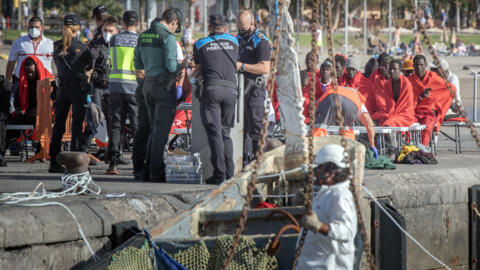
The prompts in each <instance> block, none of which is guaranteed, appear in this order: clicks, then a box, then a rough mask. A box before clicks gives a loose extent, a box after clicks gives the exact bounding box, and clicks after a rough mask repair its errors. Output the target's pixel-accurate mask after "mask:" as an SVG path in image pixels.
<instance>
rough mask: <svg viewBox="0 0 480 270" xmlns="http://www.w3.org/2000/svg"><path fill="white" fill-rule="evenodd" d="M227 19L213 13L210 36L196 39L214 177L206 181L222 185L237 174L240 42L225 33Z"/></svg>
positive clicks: (202, 109) (203, 117)
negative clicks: (235, 143) (234, 135)
mask: <svg viewBox="0 0 480 270" xmlns="http://www.w3.org/2000/svg"><path fill="white" fill-rule="evenodd" d="M226 25H227V18H226V17H225V16H224V15H212V16H210V26H209V31H210V35H209V36H208V37H206V38H203V39H200V40H198V41H197V42H195V45H194V47H193V54H194V60H195V64H196V65H197V67H198V68H200V70H201V71H202V77H203V82H204V89H203V93H202V95H201V96H202V97H201V99H200V112H201V117H202V123H203V125H204V126H205V129H206V131H207V136H208V144H209V146H210V153H211V158H210V160H211V162H212V165H213V176H212V177H211V178H209V179H207V184H220V183H221V182H223V181H224V180H225V179H229V178H230V177H232V176H233V174H234V169H235V164H234V162H233V143H232V139H231V138H230V129H231V128H233V126H234V120H235V108H236V107H235V103H236V100H237V76H236V75H237V74H236V68H237V58H238V52H239V48H238V41H237V39H236V38H235V37H234V36H232V35H230V34H226V33H225V32H226V31H227V27H226Z"/></svg>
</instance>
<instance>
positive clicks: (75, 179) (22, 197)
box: [0, 172, 102, 204]
mask: <svg viewBox="0 0 480 270" xmlns="http://www.w3.org/2000/svg"><path fill="white" fill-rule="evenodd" d="M101 191H102V189H101V188H100V186H99V185H97V184H95V183H94V182H93V179H92V177H91V176H90V173H89V172H84V173H79V174H66V175H64V176H62V191H60V192H50V191H46V190H45V184H44V183H43V182H40V183H38V185H37V186H36V187H35V189H34V190H33V191H32V192H15V193H3V194H1V195H0V202H2V203H4V204H17V203H22V202H26V201H31V200H42V199H57V198H63V197H65V196H73V195H80V194H85V193H90V194H93V195H99V194H100V192H101Z"/></svg>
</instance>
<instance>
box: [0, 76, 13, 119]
mask: <svg viewBox="0 0 480 270" xmlns="http://www.w3.org/2000/svg"><path fill="white" fill-rule="evenodd" d="M11 88H12V87H11V84H10V82H9V81H7V80H5V77H4V76H3V75H0V121H6V120H7V119H8V115H9V114H10V95H11V93H12V92H11V91H12V90H11Z"/></svg>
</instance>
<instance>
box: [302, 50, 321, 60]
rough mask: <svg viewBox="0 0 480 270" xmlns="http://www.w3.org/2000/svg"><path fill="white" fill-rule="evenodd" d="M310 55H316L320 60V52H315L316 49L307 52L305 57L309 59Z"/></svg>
mask: <svg viewBox="0 0 480 270" xmlns="http://www.w3.org/2000/svg"><path fill="white" fill-rule="evenodd" d="M309 57H315V58H316V59H317V61H318V58H319V57H318V54H317V53H316V52H314V51H309V52H308V53H307V55H306V56H305V59H307V58H309Z"/></svg>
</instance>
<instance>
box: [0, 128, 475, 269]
mask: <svg viewBox="0 0 480 270" xmlns="http://www.w3.org/2000/svg"><path fill="white" fill-rule="evenodd" d="M445 131H447V132H450V133H453V129H449V128H446V129H445ZM462 138H463V151H464V153H463V154H460V155H457V154H455V145H454V144H453V142H449V141H447V140H446V139H445V137H443V136H440V139H439V152H438V156H437V158H438V161H439V164H438V165H420V166H413V165H398V168H397V170H394V171H365V177H364V183H365V186H366V187H367V188H368V189H369V190H371V191H372V192H373V194H374V195H375V196H377V197H378V198H382V199H388V200H390V202H391V204H392V205H393V206H394V207H395V208H396V209H397V210H398V211H399V212H400V213H401V214H402V215H403V216H404V217H405V219H406V224H407V231H408V232H410V233H411V234H412V235H413V236H414V237H415V238H416V239H417V240H418V241H419V242H420V243H422V245H424V246H425V247H426V248H427V249H428V250H429V251H430V252H432V254H434V255H435V256H437V257H438V258H439V259H441V260H442V261H444V262H445V263H447V264H448V265H449V266H454V265H455V266H457V267H458V268H457V269H466V268H467V267H468V205H467V202H468V201H467V200H468V195H467V194H468V188H469V187H471V186H473V185H476V184H480V180H479V179H480V166H479V165H478V164H480V155H479V154H478V153H479V150H478V149H477V148H476V147H475V146H474V144H473V140H472V139H471V138H470V135H469V133H468V130H467V129H465V128H462ZM8 159H9V166H8V167H7V168H0V192H18V191H23V192H30V191H32V190H33V189H34V188H35V187H36V186H37V184H38V183H39V182H43V183H44V184H45V186H46V189H48V190H52V189H58V188H60V187H61V181H60V175H58V174H48V173H47V172H46V171H47V168H48V163H34V164H25V163H20V162H19V160H18V157H10V156H9V157H8ZM130 167H131V166H128V165H127V166H124V165H122V166H120V171H121V175H120V176H105V175H104V173H105V170H106V168H107V165H106V164H103V163H102V164H99V165H98V166H96V167H92V168H93V169H92V176H93V178H94V181H95V182H96V183H97V184H99V185H100V186H101V188H102V191H103V192H106V193H119V192H126V193H127V194H128V196H129V197H126V198H107V197H102V196H92V195H89V196H85V195H80V196H74V197H69V198H63V199H58V200H55V201H59V202H62V203H64V204H65V205H67V206H68V207H69V208H70V209H71V210H72V212H73V213H74V214H75V215H76V217H77V219H78V220H79V222H80V225H81V227H82V228H83V230H84V232H85V234H86V236H87V238H88V240H89V242H90V244H91V245H92V248H93V249H94V250H95V252H98V254H99V255H102V254H104V253H105V252H108V251H110V250H111V242H110V238H109V237H110V236H111V234H112V225H113V224H116V223H118V222H121V221H129V220H135V221H137V223H138V225H139V227H140V228H147V229H153V228H155V226H156V225H158V224H159V223H161V222H163V221H165V220H168V219H170V218H172V217H174V216H176V215H177V214H178V213H180V212H182V211H183V210H185V209H188V208H189V207H190V206H191V205H192V204H195V201H196V200H198V199H199V198H200V197H201V196H202V195H204V194H208V193H209V191H211V190H212V189H213V188H214V186H208V185H177V184H156V183H139V182H134V181H133V178H132V176H131V170H130V169H129V168H130ZM137 195H142V196H145V197H146V198H147V199H148V200H150V201H151V202H152V203H153V211H150V205H149V203H148V201H147V200H145V199H144V198H142V197H139V196H137ZM363 197H364V199H365V200H363V203H362V209H363V213H364V217H365V221H366V225H367V232H370V229H369V226H370V202H369V200H368V199H367V196H366V194H363ZM32 203H35V202H32ZM89 259H91V255H90V253H89V252H88V249H87V248H86V246H85V244H84V242H83V241H82V240H81V237H80V235H79V233H78V229H77V226H76V224H75V222H74V221H73V219H72V218H71V216H70V215H69V214H68V213H67V211H66V210H65V209H63V208H62V207H59V206H46V207H20V206H7V205H1V206H0V269H82V267H83V266H84V265H85V262H86V261H87V260H89ZM407 264H408V269H436V268H440V265H438V264H437V263H436V262H434V261H433V260H432V259H430V258H429V257H428V256H427V255H426V254H424V253H423V252H422V251H421V250H420V249H419V248H417V247H416V246H415V245H414V244H413V242H412V241H410V240H407ZM364 269H366V268H364Z"/></svg>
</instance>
